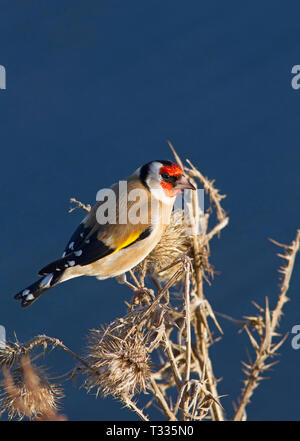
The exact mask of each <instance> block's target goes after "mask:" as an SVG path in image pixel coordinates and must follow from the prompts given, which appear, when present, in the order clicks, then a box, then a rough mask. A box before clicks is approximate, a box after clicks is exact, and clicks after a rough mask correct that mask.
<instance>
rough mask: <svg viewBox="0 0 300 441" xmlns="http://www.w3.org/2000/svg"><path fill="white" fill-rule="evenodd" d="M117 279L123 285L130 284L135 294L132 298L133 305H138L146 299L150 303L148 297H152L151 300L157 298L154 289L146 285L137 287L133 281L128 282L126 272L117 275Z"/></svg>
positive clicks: (129, 286)
mask: <svg viewBox="0 0 300 441" xmlns="http://www.w3.org/2000/svg"><path fill="white" fill-rule="evenodd" d="M116 279H117V281H118V282H119V283H121V284H123V285H126V286H128V288H130V289H131V290H132V291H133V292H134V296H133V298H132V302H131V305H132V306H133V305H136V304H138V303H142V301H143V300H146V302H147V303H148V304H149V299H147V297H150V298H151V300H153V299H154V298H155V296H154V292H153V290H152V289H148V288H145V287H137V286H135V285H133V284H132V283H130V282H128V280H127V277H126V274H125V273H124V274H121V275H120V276H117V277H116Z"/></svg>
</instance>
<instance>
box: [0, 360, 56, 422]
mask: <svg viewBox="0 0 300 441" xmlns="http://www.w3.org/2000/svg"><path fill="white" fill-rule="evenodd" d="M1 386H2V388H3V392H2V394H1V397H0V409H1V413H2V412H7V413H8V416H9V418H10V419H12V418H14V417H16V418H17V419H20V420H21V419H23V418H24V416H27V417H28V418H29V419H31V420H37V419H43V420H51V419H57V410H58V403H59V400H60V399H61V398H62V396H63V394H62V389H61V387H60V386H57V385H55V384H51V383H50V382H49V380H48V378H47V375H46V373H45V371H44V370H43V369H42V368H38V367H36V366H33V365H32V364H31V362H30V360H29V357H28V356H24V357H22V359H21V364H20V365H19V366H18V367H17V368H15V369H14V370H13V371H11V372H10V371H9V370H8V369H5V370H4V380H3V381H2V382H1Z"/></svg>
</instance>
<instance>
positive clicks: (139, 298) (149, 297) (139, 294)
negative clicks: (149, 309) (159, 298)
mask: <svg viewBox="0 0 300 441" xmlns="http://www.w3.org/2000/svg"><path fill="white" fill-rule="evenodd" d="M154 299H155V295H154V291H153V289H148V288H145V287H144V288H136V289H134V295H133V297H132V301H131V307H133V306H134V305H139V304H141V303H146V304H147V305H150V303H152V302H153V300H154Z"/></svg>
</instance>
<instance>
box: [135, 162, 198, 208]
mask: <svg viewBox="0 0 300 441" xmlns="http://www.w3.org/2000/svg"><path fill="white" fill-rule="evenodd" d="M137 172H138V174H139V177H140V179H141V181H142V183H143V184H144V186H145V187H146V188H147V189H148V190H149V191H150V192H151V193H152V195H153V196H154V197H155V198H156V199H159V200H161V201H163V202H166V203H173V202H174V198H175V196H176V195H177V194H178V193H180V192H181V190H183V189H191V190H195V187H194V186H193V185H192V184H191V183H190V182H189V181H188V179H187V178H186V176H185V174H184V172H183V170H182V168H181V167H179V165H178V164H175V163H174V162H171V161H165V160H155V161H151V162H148V163H147V164H145V165H143V166H142V167H140V168H139V169H138V170H137Z"/></svg>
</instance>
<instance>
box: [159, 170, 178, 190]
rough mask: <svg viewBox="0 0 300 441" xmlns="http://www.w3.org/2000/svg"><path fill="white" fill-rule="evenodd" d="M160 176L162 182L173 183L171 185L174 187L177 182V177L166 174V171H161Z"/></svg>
mask: <svg viewBox="0 0 300 441" xmlns="http://www.w3.org/2000/svg"><path fill="white" fill-rule="evenodd" d="M161 178H162V180H163V181H164V182H169V183H170V184H172V185H173V187H175V185H176V182H177V178H176V176H170V175H168V174H166V173H162V174H161Z"/></svg>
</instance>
